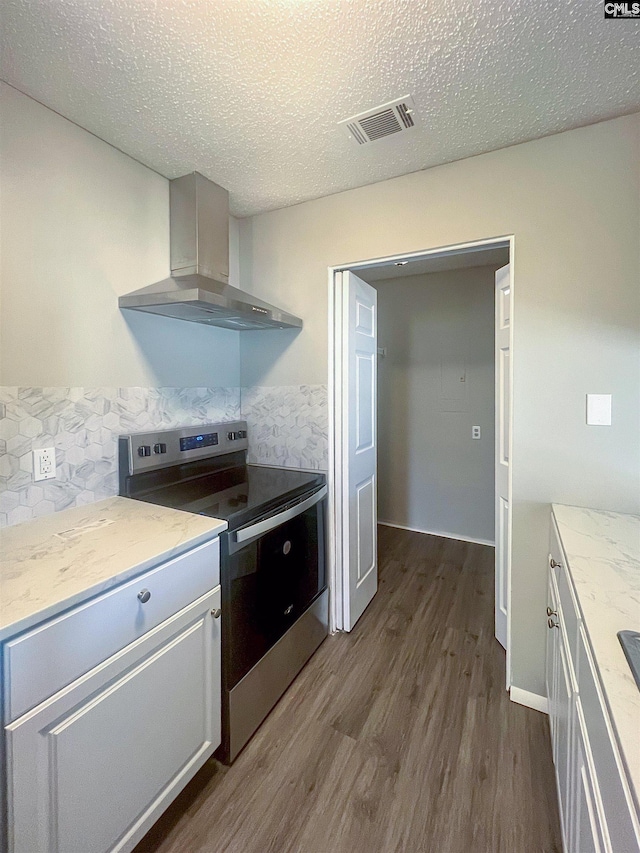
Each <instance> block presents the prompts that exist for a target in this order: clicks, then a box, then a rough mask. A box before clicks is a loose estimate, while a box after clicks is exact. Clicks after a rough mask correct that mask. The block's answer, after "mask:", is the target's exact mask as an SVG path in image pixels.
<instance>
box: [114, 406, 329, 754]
mask: <svg viewBox="0 0 640 853" xmlns="http://www.w3.org/2000/svg"><path fill="white" fill-rule="evenodd" d="M247 446H248V442H247V424H246V423H245V422H244V421H236V422H233V423H218V424H208V425H206V426H199V427H185V428H181V429H172V430H162V431H154V432H146V433H133V434H131V435H124V436H121V437H120V440H119V472H120V494H121V495H124V496H125V497H129V498H135V499H137V500H142V501H147V502H149V503H155V504H161V505H162V506H169V507H173V508H175V509H180V510H184V511H186V512H195V513H199V514H200V515H206V516H212V517H215V518H223V519H225V520H226V521H227V524H228V530H227V531H226V532H225V533H223V534H222V536H221V537H220V539H221V542H220V544H221V584H222V610H223V614H222V738H223V739H222V746H221V747H220V750H219V751H218V753H217V757H218V758H220V760H222V761H224V762H226V763H230V762H232V761H233V760H234V759H235V757H236V756H237V755H238V753H239V752H240V750H241V749H242V748H243V747H244V745H245V744H246V743H247V741H248V740H249V738H250V737H251V736H252V735H253V733H254V732H255V730H256V729H257V728H258V726H259V725H260V724H261V723H262V721H263V720H264V718H265V717H266V716H267V714H268V713H269V711H270V710H271V709H272V708H273V706H274V705H275V703H276V702H277V701H278V699H279V698H280V696H281V695H282V694H283V693H284V691H285V690H286V689H287V687H288V686H289V684H290V683H291V681H292V680H293V679H294V678H295V676H296V675H297V674H298V672H299V671H300V670H301V669H302V667H303V666H304V664H305V663H306V662H307V660H308V659H309V658H310V657H311V655H312V654H313V653H314V651H315V650H316V649H317V648H318V646H319V645H320V643H321V642H322V641H323V639H324V638H325V637H326V635H327V632H328V591H327V583H326V565H325V504H326V494H327V487H326V484H325V477H324V475H323V474H319V473H318V474H312V473H305V472H301V471H292V470H289V469H285V468H267V467H263V466H258V465H248V464H247V458H246V457H247Z"/></svg>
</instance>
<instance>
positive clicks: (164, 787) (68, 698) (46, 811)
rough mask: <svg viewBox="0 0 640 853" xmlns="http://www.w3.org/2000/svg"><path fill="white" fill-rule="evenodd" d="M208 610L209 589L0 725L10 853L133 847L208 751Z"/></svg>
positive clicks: (213, 665) (213, 649)
mask: <svg viewBox="0 0 640 853" xmlns="http://www.w3.org/2000/svg"><path fill="white" fill-rule="evenodd" d="M219 608H220V587H219V586H217V587H216V588H215V589H213V590H211V591H210V592H208V593H206V594H204V595H201V596H200V597H198V598H197V599H196V600H195V601H192V602H191V603H190V604H188V605H187V606H185V607H182V608H181V609H180V610H179V611H178V612H177V613H174V615H172V616H170V617H169V618H167V619H165V620H164V621H162V622H161V623H160V624H159V625H157V626H156V627H154V628H152V629H151V630H149V631H147V632H146V633H144V634H143V635H142V636H140V637H139V638H137V639H135V640H134V641H133V642H131V643H129V644H128V645H126V646H125V647H124V648H122V649H121V650H120V651H118V652H116V653H115V654H113V655H111V656H110V657H108V658H107V659H106V660H104V661H103V662H101V663H100V664H98V665H97V666H95V667H93V668H92V669H91V670H89V671H88V672H86V673H84V674H83V675H82V676H80V677H79V678H77V679H75V680H74V681H73V682H71V683H70V684H68V685H66V686H64V687H63V688H62V689H60V690H59V691H58V692H56V693H55V694H53V695H52V696H50V697H49V698H48V699H46V700H45V701H43V702H41V703H40V704H39V705H37V706H36V707H35V708H33V709H32V710H30V711H28V712H27V713H25V714H23V715H22V716H20V717H19V718H18V719H16V720H14V721H13V722H11V723H10V724H9V725H7V726H6V728H5V737H6V751H7V783H8V784H7V793H8V826H9V850H10V853H54V851H55V853H107V851H119V853H124V851H130V850H131V849H132V848H133V847H134V846H135V844H136V843H137V842H138V841H139V840H140V838H141V837H142V836H143V835H144V834H145V832H146V831H147V830H148V829H149V827H150V826H151V825H152V824H153V823H154V821H155V820H156V819H157V818H158V817H159V815H160V814H161V812H162V811H163V810H164V809H165V808H166V807H167V805H168V804H169V803H170V802H171V800H172V799H173V798H174V797H175V796H176V795H177V793H178V792H179V791H180V790H181V789H182V788H183V787H184V785H185V784H186V783H187V782H188V781H189V779H190V778H191V777H192V776H193V775H194V773H195V772H196V771H197V770H198V769H199V768H200V767H201V766H202V764H203V763H204V762H205V761H206V759H207V758H208V757H209V756H210V755H211V754H212V753H213V751H214V750H215V749H216V748H217V746H218V745H219V744H220V722H221V720H220V714H221V696H220V691H221V673H220V619H219V618H216V617H217V616H219ZM78 642H81V637H78ZM59 653H60V654H63V653H64V649H59Z"/></svg>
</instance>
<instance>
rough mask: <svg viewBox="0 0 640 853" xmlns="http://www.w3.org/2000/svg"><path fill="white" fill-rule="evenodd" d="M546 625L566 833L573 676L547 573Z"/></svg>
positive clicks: (551, 579) (555, 755)
mask: <svg viewBox="0 0 640 853" xmlns="http://www.w3.org/2000/svg"><path fill="white" fill-rule="evenodd" d="M547 624H548V627H549V633H548V637H547V691H548V697H549V718H550V721H551V730H552V748H553V763H554V765H555V768H556V780H557V783H558V800H559V804H560V821H561V823H562V829H563V834H565V835H566V833H567V830H568V822H569V820H570V811H571V752H572V722H573V721H572V713H571V709H572V702H573V697H574V683H575V677H574V675H573V672H572V669H571V663H570V658H569V655H568V652H567V642H566V634H565V627H564V623H563V622H562V611H561V609H560V608H559V597H558V589H557V584H556V579H555V577H554V575H553V574H550V576H549V587H548V606H547Z"/></svg>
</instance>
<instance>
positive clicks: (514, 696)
mask: <svg viewBox="0 0 640 853" xmlns="http://www.w3.org/2000/svg"><path fill="white" fill-rule="evenodd" d="M509 697H510V699H511V701H512V702H516V703H517V704H518V705H525V706H526V707H527V708H533V709H534V711H542V713H543V714H548V713H549V700H548V699H547V697H546V696H540V695H539V694H538V693H531V692H530V691H529V690H523V689H522V687H514V686H513V685H511V689H510V690H509Z"/></svg>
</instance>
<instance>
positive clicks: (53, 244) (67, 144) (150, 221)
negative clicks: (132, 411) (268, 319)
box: [0, 84, 240, 387]
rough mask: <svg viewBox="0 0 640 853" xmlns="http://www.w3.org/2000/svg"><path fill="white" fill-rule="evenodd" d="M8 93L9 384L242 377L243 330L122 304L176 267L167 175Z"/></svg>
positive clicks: (3, 138)
mask: <svg viewBox="0 0 640 853" xmlns="http://www.w3.org/2000/svg"><path fill="white" fill-rule="evenodd" d="M0 99H1V100H0V109H1V112H2V122H1V130H0V180H1V195H0V222H1V229H2V230H1V235H0V239H1V246H0V287H1V295H0V305H1V308H2V314H1V343H0V346H1V349H0V368H1V374H0V384H3V385H12V386H15V385H20V386H85V387H89V386H109V387H114V386H116V387H117V386H125V387H126V386H159V385H162V386H177V387H185V386H192V387H196V386H238V385H239V384H240V383H239V358H240V355H239V333H238V332H233V331H228V330H225V329H211V328H206V327H203V326H199V325H197V324H195V323H184V322H180V321H179V320H171V319H166V318H162V317H152V316H150V315H144V314H134V313H132V312H125V313H122V312H120V311H119V309H118V296H119V295H121V294H123V293H127V292H129V291H131V290H136V289H137V288H139V287H144V286H145V285H147V284H151V283H152V282H154V281H158V280H159V279H161V278H164V277H166V276H168V275H169V183H168V181H167V180H166V179H165V178H163V177H161V176H160V175H158V174H156V173H155V172H153V171H151V170H150V169H147V168H146V167H145V166H142V165H141V164H140V163H138V162H136V161H135V160H132V159H131V158H130V157H127V156H126V155H125V154H122V153H121V152H120V151H117V150H116V149H115V148H112V147H111V146H109V145H107V144H106V143H105V142H102V141H101V140H99V139H97V138H96V137H95V136H92V135H91V134H90V133H87V132H86V131H85V130H82V129H81V128H79V127H77V126H76V125H74V124H72V123H71V122H69V121H67V120H66V119H64V118H62V117H61V116H59V115H57V114H56V113H54V112H52V111H51V110H48V109H47V108H46V107H43V106H42V105H40V104H38V103H37V102H35V101H33V100H31V99H30V98H28V97H26V96H25V95H22V94H20V93H19V92H17V91H16V90H15V89H12V88H11V87H10V86H7V85H6V84H0ZM234 237H235V234H234V230H233V228H232V239H231V242H232V247H234V246H236V251H237V240H234ZM231 272H232V274H233V275H237V259H234V258H233V257H232V260H231Z"/></svg>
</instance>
